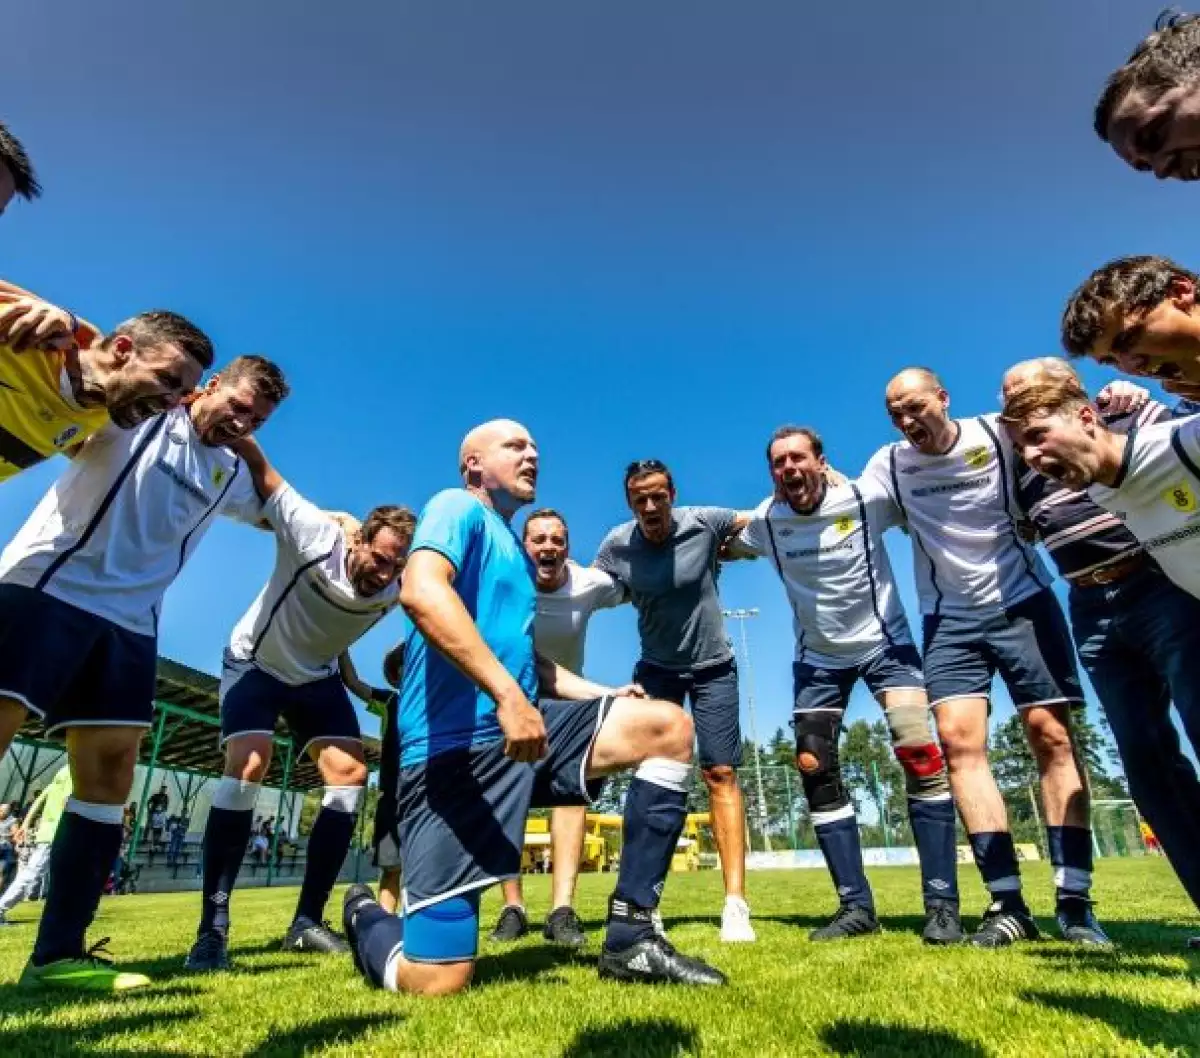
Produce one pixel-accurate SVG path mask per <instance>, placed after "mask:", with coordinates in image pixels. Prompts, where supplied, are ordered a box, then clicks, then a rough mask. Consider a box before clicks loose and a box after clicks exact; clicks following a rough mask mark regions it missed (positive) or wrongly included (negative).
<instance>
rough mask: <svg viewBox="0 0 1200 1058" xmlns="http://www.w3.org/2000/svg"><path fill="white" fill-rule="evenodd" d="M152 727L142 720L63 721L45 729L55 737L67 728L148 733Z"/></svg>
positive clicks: (149, 723)
mask: <svg viewBox="0 0 1200 1058" xmlns="http://www.w3.org/2000/svg"><path fill="white" fill-rule="evenodd" d="M153 726H154V725H153V724H152V723H151V722H150V721H142V720H64V721H63V722H62V723H61V724H55V725H54V726H53V727H48V728H46V734H47V735H57V734H58V733H59V732H60V731H62V730H63V729H64V728H69V727H140V728H141V729H142V730H143V731H149V730H150V728H151V727H153Z"/></svg>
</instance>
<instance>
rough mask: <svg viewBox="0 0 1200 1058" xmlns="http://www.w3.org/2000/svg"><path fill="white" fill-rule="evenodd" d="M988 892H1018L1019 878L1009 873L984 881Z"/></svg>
mask: <svg viewBox="0 0 1200 1058" xmlns="http://www.w3.org/2000/svg"><path fill="white" fill-rule="evenodd" d="M984 885H986V886H987V891H988V892H989V893H1019V892H1020V891H1021V879H1020V878H1019V877H1018V876H1017V875H1015V874H1010V875H1009V876H1008V877H1007V878H997V879H995V880H994V881H991V882H984Z"/></svg>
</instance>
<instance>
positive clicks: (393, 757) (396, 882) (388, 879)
mask: <svg viewBox="0 0 1200 1058" xmlns="http://www.w3.org/2000/svg"><path fill="white" fill-rule="evenodd" d="M406 650H407V644H405V643H397V644H396V646H394V647H392V649H391V650H389V651H388V652H387V653H386V654H385V655H384V656H383V678H384V679H385V680H386V681H387V683H388V689H386V690H384V689H382V688H379V687H372V686H371V685H370V684H368V683H364V682H363V681H362V680H361V679H359V677H358V671H357V670H356V669H355V667H354V662H353V661H352V660H351V658H350V652H349V651H346V652H345V653H343V654H342V656H341V657H340V658H339V659H338V666H339V668H340V669H341V670H342V681H343V682H344V683H345V684H346V689H347V690H348V691H350V693H351V694H354V695H356V696H357V697H359V698H360V699H362V701H363V703H364V704H365V705H366V707H367V711H368V712H370V713H371V714H372V715H374V716H376V717H378V718H379V728H380V734H381V740H380V741H381V745H380V750H379V798H378V800H376V802H375V820H374V824H375V825H374V830H373V835H372V838H371V845H372V848H373V849H374V854H373V856H372V863H374V865H375V866H376V867H378V868H379V872H380V873H379V906H380V907H382V908H383V909H384V911H386V912H387V913H388V914H389V915H394V914H395V913H396V911H397V909H398V908H399V907H400V868H401V866H402V865H401V863H400V834H399V827H398V819H397V816H396V782H397V763H396V762H397V760H398V758H399V755H400V751H399V748H398V744H397V741H396V740H397V738H398V732H397V730H396V705H397V704H398V701H399V690H400V680H401V678H402V675H403V672H404V655H405V652H406Z"/></svg>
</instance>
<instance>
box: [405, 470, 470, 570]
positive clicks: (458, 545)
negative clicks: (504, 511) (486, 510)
mask: <svg viewBox="0 0 1200 1058" xmlns="http://www.w3.org/2000/svg"><path fill="white" fill-rule="evenodd" d="M483 527H484V523H483V505H482V504H481V503H480V502H479V501H478V500H477V499H475V497H474V496H472V495H471V494H470V493H469V492H466V491H465V490H463V489H446V490H445V491H444V492H439V493H438V494H437V495H436V496H434V497H433V499H431V500H430V501H429V502H428V503H427V504H425V509H424V510H423V511H421V517H420V519H419V520H418V521H417V529H416V532H415V533H414V535H413V542H412V548H411V550H412V551H420V550H423V549H424V550H427V551H436V552H437V553H438V554H439V555H444V556H445V557H446V558H447V559H448V560H449V561H450V563H451V565H453V566H454V568H455V570H457V571H461V570H462V568H463V562H464V560H465V559H466V555H467V551H468V549H469V548H470V546H471V544H472V542H473V541H474V540H476V539H477V538H478V536H479V534H480V533H481V532H482V530H483Z"/></svg>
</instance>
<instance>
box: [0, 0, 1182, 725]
mask: <svg viewBox="0 0 1200 1058" xmlns="http://www.w3.org/2000/svg"><path fill="white" fill-rule="evenodd" d="M980 6H981V5H966V4H962V5H952V4H948V3H937V4H935V3H926V4H916V5H913V4H908V5H895V4H890V3H884V2H882V0H869V2H862V3H858V4H855V5H853V6H852V7H850V8H844V7H843V8H839V7H838V6H837V5H808V4H796V3H793V2H789V0H778V2H765V0H762V2H756V0H746V2H743V3H739V4H733V3H729V2H724V3H714V2H700V0H697V2H690V3H686V4H684V3H661V4H645V3H630V2H625V0H612V2H609V3H607V4H603V5H601V4H586V5H585V4H563V3H561V2H558V0H543V2H525V3H522V2H507V3H503V4H498V3H491V4H489V3H465V2H453V0H439V2H438V3H436V4H435V3H425V4H415V3H386V4H385V3H381V2H377V0H376V2H366V0H343V2H341V3H339V4H337V5H320V6H318V5H298V4H293V3H285V2H283V0H258V2H256V3H254V4H235V3H233V2H231V0H211V2H208V3H205V4H203V5H182V4H160V3H150V2H144V0H136V2H135V0H122V2H121V3H120V4H106V5H96V4H93V3H91V2H84V0H58V2H56V3H54V4H24V5H17V7H16V8H14V9H13V10H12V11H10V12H8V13H7V15H6V39H7V40H8V41H10V42H14V41H21V40H27V41H30V42H32V43H33V46H30V47H28V48H25V47H10V48H9V49H8V53H7V54H6V58H5V62H4V71H3V74H2V75H0V77H2V79H3V81H4V92H3V98H4V100H5V108H4V110H3V112H2V114H0V117H2V118H3V119H4V120H5V121H7V122H8V123H9V124H10V126H11V127H12V129H13V130H14V131H15V132H16V133H17V134H18V135H19V136H20V137H21V138H22V139H23V140H24V142H25V144H26V146H27V147H28V149H29V151H30V153H31V155H32V156H33V158H34V160H35V162H36V164H37V166H38V168H39V172H40V175H41V178H42V182H43V184H44V185H45V189H46V194H45V197H44V199H42V200H41V201H40V202H37V203H36V204H34V205H32V206H29V205H26V204H24V203H17V204H15V205H14V206H13V207H12V208H11V210H10V211H9V213H8V215H6V216H5V217H4V218H3V220H0V274H2V275H4V276H5V277H7V278H10V279H12V280H14V281H16V282H19V283H21V284H23V285H25V286H29V287H32V288H34V289H36V290H38V291H40V292H42V293H44V294H45V295H46V296H49V297H52V298H54V299H56V300H59V301H60V302H62V303H64V304H68V305H70V306H72V307H73V308H74V309H75V310H76V311H77V312H79V313H80V314H83V315H86V316H88V317H89V318H91V319H93V320H94V321H95V322H97V323H99V324H101V325H103V326H108V325H111V324H113V323H115V322H116V321H117V320H119V319H121V318H122V317H124V316H126V315H129V314H132V313H133V312H136V311H140V310H143V309H147V308H154V307H167V308H173V309H176V310H178V311H181V312H184V313H186V314H188V315H189V316H191V317H193V318H194V319H195V320H196V321H197V322H198V323H200V324H201V325H202V326H204V327H205V328H206V329H207V330H208V331H209V332H210V333H211V334H212V335H213V337H214V338H215V340H216V341H217V343H218V347H219V357H220V358H224V359H228V358H230V357H232V356H234V355H236V354H238V353H241V352H262V353H265V354H267V355H269V356H271V357H272V358H274V359H276V360H277V361H278V362H279V363H280V364H281V365H283V367H284V368H285V370H286V372H287V374H288V376H289V378H290V380H291V382H292V384H293V387H294V395H293V397H292V399H291V400H290V401H289V402H288V403H287V404H286V405H285V406H284V408H283V409H282V410H281V411H280V413H279V414H278V416H277V418H276V419H275V421H273V422H272V423H270V424H269V426H268V427H267V429H266V430H265V431H264V433H263V434H262V438H261V439H262V441H263V444H264V445H265V446H266V447H267V448H268V450H269V452H270V453H271V455H272V456H273V457H274V459H275V461H276V463H277V464H278V465H279V467H280V468H281V469H282V470H283V471H284V473H285V474H286V475H287V476H288V477H289V478H290V479H291V481H292V482H293V483H294V484H295V485H296V486H297V487H299V488H300V489H301V490H302V491H304V492H305V493H307V494H308V495H310V496H311V497H312V498H313V499H314V500H316V501H318V502H320V503H323V504H326V505H328V506H331V507H339V508H345V509H349V510H352V511H357V512H360V513H361V512H364V511H365V510H366V509H368V508H370V507H371V506H373V505H374V504H376V503H382V502H401V503H407V504H409V505H411V506H414V507H419V506H420V505H421V504H422V503H423V501H424V500H425V499H426V498H427V497H429V496H430V495H431V494H432V493H433V492H435V491H436V490H438V489H439V488H442V487H445V486H447V485H452V484H455V483H456V472H455V471H456V468H455V456H456V451H457V446H458V442H459V439H460V438H461V436H462V434H463V433H464V432H465V431H466V430H467V429H468V428H469V427H470V426H471V425H473V424H474V423H477V422H479V421H481V420H484V419H488V418H491V417H494V416H499V415H504V416H511V417H514V418H518V419H521V420H523V421H524V422H526V423H527V424H528V425H529V426H530V427H531V429H532V430H533V432H534V434H535V436H536V438H537V440H538V442H539V444H540V446H541V450H542V460H543V464H542V468H543V474H542V481H541V485H540V487H539V501H544V502H546V503H549V504H552V505H554V506H556V507H559V508H560V509H561V510H563V511H564V512H565V513H566V514H567V516H568V519H569V520H570V523H571V530H572V541H573V545H574V548H575V554H576V557H578V558H579V559H580V560H582V561H584V562H587V561H590V559H591V557H592V554H593V552H594V549H595V547H596V545H597V544H598V543H599V541H600V539H601V537H602V536H603V535H604V533H605V532H606V531H607V529H608V528H610V527H611V526H612V525H613V524H615V523H617V522H619V521H621V520H623V519H624V518H625V517H627V511H626V510H625V507H624V503H623V497H622V492H621V470H622V468H623V466H624V465H625V463H626V462H627V461H629V460H630V459H632V458H636V457H647V456H656V457H658V458H661V459H665V460H666V461H667V462H669V463H670V464H671V466H672V467H673V469H674V470H675V474H676V478H677V480H678V483H679V487H680V501H681V502H684V503H687V502H692V503H714V504H728V505H730V506H750V505H752V504H754V503H755V502H756V501H758V500H759V499H761V498H762V496H764V495H765V494H766V492H767V491H768V488H769V483H768V479H767V474H766V469H765V464H764V460H763V445H764V441H765V438H766V437H767V436H768V434H769V433H770V431H771V430H772V429H773V428H774V427H775V426H777V425H778V424H780V423H782V422H787V421H794V422H801V423H808V424H811V425H813V426H815V427H816V428H817V429H819V430H820V432H821V433H822V434H823V435H824V437H825V439H826V444H827V447H828V449H829V451H830V454H831V456H832V458H833V460H834V461H835V463H836V464H837V465H838V466H839V467H841V468H842V469H844V470H847V471H850V472H856V471H857V470H858V469H859V468H861V466H862V465H863V463H865V461H866V460H867V458H868V457H869V456H870V455H871V453H872V452H873V451H874V450H875V449H876V448H877V447H878V446H879V445H881V444H883V443H885V442H886V441H888V440H890V439H891V436H892V435H891V432H890V426H889V424H888V422H887V419H886V417H885V415H884V413H883V407H882V389H883V386H884V383H885V382H886V380H887V379H888V378H889V377H890V376H891V375H892V374H893V373H894V372H895V371H896V370H898V369H899V368H901V367H903V366H905V365H907V364H910V363H924V364H928V365H930V366H932V367H934V368H936V369H937V370H938V371H939V372H940V373H941V374H942V376H943V378H944V379H945V381H946V383H947V385H948V387H949V389H950V391H951V394H952V398H953V406H954V408H955V409H956V410H957V411H958V412H960V413H963V414H972V413H977V412H982V411H987V410H991V409H992V408H993V407H994V405H995V393H996V390H997V388H998V383H999V379H1000V375H1001V373H1002V371H1003V369H1004V368H1005V366H1007V365H1008V364H1009V363H1011V362H1013V361H1015V360H1018V359H1022V358H1025V357H1028V356H1033V355H1039V354H1044V353H1053V352H1056V351H1057V321H1058V317H1059V314H1060V312H1061V309H1062V305H1063V301H1064V299H1065V297H1066V295H1067V294H1068V293H1069V291H1070V290H1071V289H1072V288H1073V287H1074V286H1075V285H1076V284H1077V283H1078V282H1079V281H1080V280H1081V279H1082V278H1083V276H1084V275H1085V274H1086V273H1087V271H1088V270H1090V269H1091V268H1092V267H1094V266H1095V265H1098V264H1099V263H1101V262H1102V261H1104V260H1106V259H1108V258H1110V257H1113V256H1116V255H1118V254H1125V253H1139V252H1157V253H1166V254H1168V255H1173V256H1177V257H1178V258H1180V259H1181V260H1183V261H1185V262H1187V261H1190V262H1191V263H1193V264H1195V252H1196V246H1197V245H1198V241H1197V236H1198V234H1200V223H1198V222H1197V220H1196V219H1195V218H1196V210H1195V197H1194V191H1193V190H1192V189H1191V188H1187V187H1184V186H1182V185H1177V184H1167V185H1160V184H1158V183H1156V182H1155V181H1153V180H1151V179H1148V178H1146V177H1144V176H1139V175H1138V174H1135V173H1133V172H1132V171H1131V170H1128V169H1126V168H1125V167H1124V166H1122V165H1120V164H1119V163H1118V162H1117V161H1116V160H1115V158H1114V157H1113V156H1112V155H1111V154H1110V153H1109V152H1108V150H1107V148H1105V147H1104V145H1102V144H1101V143H1100V142H1099V140H1097V139H1096V137H1095V135H1094V134H1093V132H1092V131H1091V108H1092V105H1093V102H1094V100H1095V97H1096V94H1097V92H1098V90H1099V87H1100V85H1101V83H1102V81H1103V79H1104V76H1105V75H1106V74H1107V73H1108V71H1109V70H1110V69H1111V68H1112V67H1113V66H1114V65H1116V63H1117V62H1119V61H1120V60H1121V59H1122V58H1123V57H1124V56H1125V54H1127V52H1128V51H1129V50H1130V49H1131V48H1132V46H1133V45H1134V43H1135V42H1136V40H1137V39H1139V38H1140V36H1141V35H1142V34H1143V33H1144V32H1145V31H1146V30H1147V29H1148V27H1149V26H1150V24H1151V23H1152V21H1153V18H1154V15H1155V13H1156V12H1157V10H1158V7H1159V6H1160V3H1159V0H1057V2H1056V3H1054V4H1045V3H1035V2H1034V0H1012V2H1010V3H1008V4H1004V5H986V9H983V10H981V9H980ZM64 38H65V40H66V41H67V42H68V45H67V47H66V48H65V49H63V50H61V51H60V50H59V47H58V46H57V45H55V46H51V44H50V42H53V41H63V40H64ZM1189 218H1192V219H1191V220H1189ZM1086 373H1087V374H1088V376H1089V379H1090V380H1091V381H1093V382H1095V383H1097V384H1098V383H1099V382H1101V381H1102V379H1103V378H1104V376H1103V375H1102V374H1101V373H1099V372H1086ZM59 469H60V468H59V467H57V466H56V467H49V466H47V467H43V468H41V469H39V470H38V471H36V472H32V473H29V474H26V475H24V476H23V477H22V478H20V479H19V480H17V481H14V482H10V483H8V484H6V485H5V487H4V504H3V507H0V538H7V537H8V536H10V535H11V534H12V532H13V531H14V530H15V529H16V528H17V527H18V526H19V524H20V523H21V522H22V521H23V519H24V517H25V516H26V514H27V513H28V511H29V510H30V509H31V508H32V506H33V504H34V503H35V501H36V499H37V498H38V497H39V496H40V495H41V493H42V492H43V490H44V489H45V488H46V486H47V485H48V484H49V482H50V481H51V480H52V478H53V476H54V474H55V473H56V472H57V471H58V470H59ZM893 552H894V554H895V556H896V566H897V572H898V574H899V576H900V579H901V581H902V583H903V584H904V591H905V599H906V602H907V603H908V605H909V609H910V613H915V610H914V609H913V607H912V601H913V596H912V592H911V589H910V573H911V563H910V562H909V559H908V555H907V546H906V544H905V542H904V541H903V539H899V540H897V541H895V542H894V547H893ZM271 561H272V543H271V541H270V539H269V538H267V537H265V536H263V535H259V534H255V533H254V532H252V531H249V530H245V529H241V528H238V527H235V526H232V525H229V526H224V525H223V526H221V527H219V528H218V530H216V531H214V532H213V533H212V534H211V535H210V536H209V538H208V539H207V540H206V541H205V543H204V545H203V546H202V548H201V549H200V551H199V553H198V554H197V556H196V557H195V558H194V559H193V561H192V563H191V564H190V565H189V566H188V568H187V569H186V570H185V572H184V574H183V576H182V578H181V579H180V581H179V582H178V583H177V584H176V586H175V587H174V588H173V589H172V590H171V592H170V594H169V595H168V598H167V605H166V609H165V614H164V618H163V623H162V640H161V647H162V650H163V651H164V652H165V653H166V654H168V655H171V656H173V657H176V658H178V659H180V660H183V661H185V662H188V663H190V664H192V665H196V666H198V667H201V668H205V669H207V670H209V671H216V668H217V666H218V665H219V659H220V652H221V648H222V646H223V644H224V642H225V640H226V638H227V636H228V633H229V630H230V629H231V628H232V626H233V624H234V622H235V621H236V620H237V618H238V617H239V616H240V614H241V612H242V611H243V610H244V608H245V607H246V605H247V604H248V603H249V601H250V600H251V598H253V596H254V595H255V593H256V592H257V591H258V589H259V588H260V586H261V584H262V583H263V581H264V580H265V578H266V576H267V574H268V572H269V569H270V565H271ZM722 592H723V596H724V600H725V602H726V604H727V605H729V606H757V607H759V608H760V609H761V611H762V614H761V617H760V618H759V619H758V620H757V621H756V622H755V623H754V624H753V625H752V627H751V628H750V635H751V644H752V652H753V661H754V675H755V685H756V690H757V700H758V709H759V733H760V736H765V735H766V734H767V733H769V732H770V731H771V730H773V729H774V728H776V727H778V726H780V725H781V724H784V723H785V722H786V720H787V718H788V716H789V714H790V694H791V691H790V678H791V677H790V660H791V652H792V640H791V629H790V620H789V616H788V611H787V607H786V604H785V602H784V599H783V594H782V590H781V589H780V587H779V585H778V583H777V581H776V579H775V577H774V575H773V574H772V572H771V570H770V569H769V568H768V567H767V566H766V565H765V563H759V564H756V565H744V566H742V567H738V568H733V569H731V570H729V571H728V572H727V574H726V575H725V576H724V577H723V578H722ZM400 634H402V621H401V619H400V618H396V619H394V620H393V621H391V622H389V623H387V624H385V625H384V626H383V627H381V628H380V629H378V630H376V631H375V632H374V633H372V635H371V636H370V637H369V639H368V640H367V641H365V642H364V643H363V644H362V646H361V648H360V649H359V650H358V652H357V654H358V658H359V661H360V667H361V668H362V669H363V670H364V672H366V673H367V674H369V675H370V676H371V677H373V678H378V659H379V657H380V656H381V654H382V651H383V650H384V649H385V648H386V646H387V645H388V644H389V642H390V641H391V640H392V639H394V638H396V637H398V636H399V635H400ZM636 654H637V641H636V631H635V626H634V619H633V615H632V613H630V612H628V610H625V611H617V612H614V613H612V614H602V615H600V616H599V617H597V618H596V620H595V621H594V624H593V629H592V635H591V639H590V642H589V649H588V669H589V673H590V674H591V675H593V676H595V677H596V678H598V679H603V680H610V681H613V682H617V681H623V680H624V679H626V678H627V676H628V673H629V671H630V668H631V666H632V664H633V662H634V660H635V658H636ZM1000 700H1003V701H1007V699H1006V698H1004V696H1003V695H1001V696H1000ZM873 710H874V707H873V706H872V704H871V702H870V700H869V698H867V697H866V696H865V695H862V694H861V693H860V696H859V697H858V698H856V700H855V705H854V707H853V710H852V715H853V716H861V715H873ZM1006 713H1007V710H1006V709H1002V710H1000V715H1001V716H1003V715H1006Z"/></svg>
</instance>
